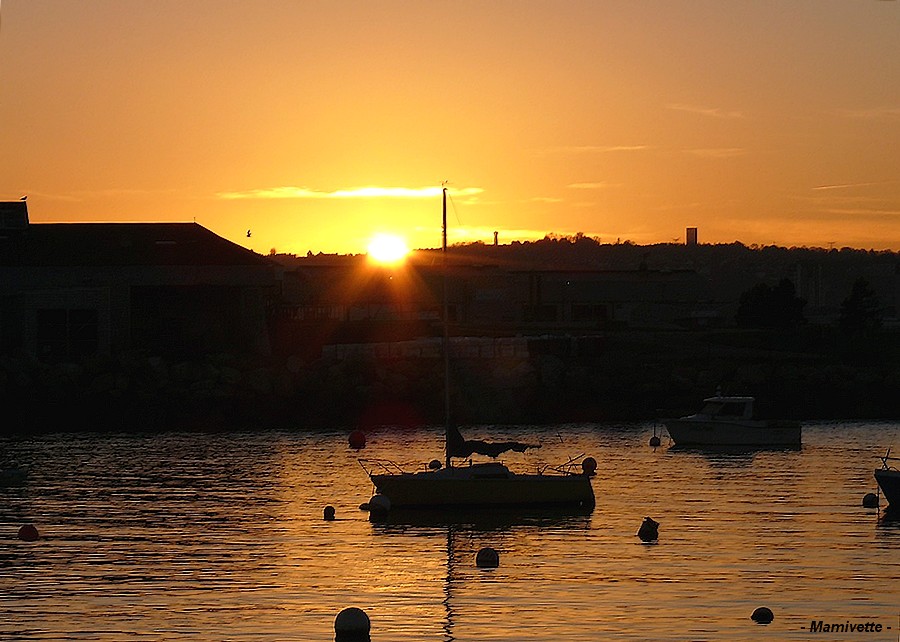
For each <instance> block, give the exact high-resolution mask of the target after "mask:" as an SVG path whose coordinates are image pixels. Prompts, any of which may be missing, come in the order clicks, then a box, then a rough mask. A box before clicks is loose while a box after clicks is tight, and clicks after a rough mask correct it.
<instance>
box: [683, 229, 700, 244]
mask: <svg viewBox="0 0 900 642" xmlns="http://www.w3.org/2000/svg"><path fill="white" fill-rule="evenodd" d="M684 244H685V245H697V228H696V227H689V228H687V230H686V231H685V236H684Z"/></svg>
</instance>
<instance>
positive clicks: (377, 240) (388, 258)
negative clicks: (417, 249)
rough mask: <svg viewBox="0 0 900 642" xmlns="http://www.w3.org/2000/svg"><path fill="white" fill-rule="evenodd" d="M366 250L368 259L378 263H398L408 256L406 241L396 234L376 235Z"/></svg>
mask: <svg viewBox="0 0 900 642" xmlns="http://www.w3.org/2000/svg"><path fill="white" fill-rule="evenodd" d="M368 250H369V258H370V259H372V260H373V261H376V262H378V263H399V262H400V261H402V260H403V259H404V258H406V255H407V254H409V248H408V247H407V245H406V241H404V240H403V238H401V237H399V236H397V235H396V234H376V235H375V236H373V237H372V240H371V241H369V248H368Z"/></svg>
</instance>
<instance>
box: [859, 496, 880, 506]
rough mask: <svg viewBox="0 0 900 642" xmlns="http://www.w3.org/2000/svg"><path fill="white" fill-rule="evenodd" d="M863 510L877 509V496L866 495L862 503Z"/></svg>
mask: <svg viewBox="0 0 900 642" xmlns="http://www.w3.org/2000/svg"><path fill="white" fill-rule="evenodd" d="M862 505H863V508H878V495H876V494H875V493H866V495H865V497H863V501H862Z"/></svg>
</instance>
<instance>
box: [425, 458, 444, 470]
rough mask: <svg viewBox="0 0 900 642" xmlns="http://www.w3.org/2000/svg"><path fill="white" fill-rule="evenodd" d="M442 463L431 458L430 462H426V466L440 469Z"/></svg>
mask: <svg viewBox="0 0 900 642" xmlns="http://www.w3.org/2000/svg"><path fill="white" fill-rule="evenodd" d="M443 465H444V464H442V463H441V462H440V461H438V460H437V459H432V460H431V461H430V462H428V467H429V468H430V469H431V470H440V469H441V468H442V467H443Z"/></svg>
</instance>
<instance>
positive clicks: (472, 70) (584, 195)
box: [0, 0, 900, 253]
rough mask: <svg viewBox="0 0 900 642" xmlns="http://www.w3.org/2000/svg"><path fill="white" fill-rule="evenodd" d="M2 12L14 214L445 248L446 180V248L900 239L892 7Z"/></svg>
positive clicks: (333, 0) (305, 0) (39, 0)
mask: <svg viewBox="0 0 900 642" xmlns="http://www.w3.org/2000/svg"><path fill="white" fill-rule="evenodd" d="M0 20H2V22H0V149H2V154H0V199H4V200H14V199H18V198H19V197H21V196H22V195H23V194H27V195H28V203H29V213H30V216H31V219H32V221H34V222H56V221H191V220H196V221H197V222H198V223H200V224H202V225H204V226H206V227H208V228H209V229H211V230H213V231H214V232H216V233H218V234H220V235H222V236H224V237H226V238H229V239H231V240H233V241H236V242H238V243H240V244H241V245H244V246H246V247H250V248H251V249H253V250H256V251H258V252H263V253H267V252H269V250H270V249H271V248H276V249H277V250H278V251H279V252H294V253H306V252H307V250H312V251H313V252H319V251H322V252H340V253H356V252H362V251H365V247H366V244H367V240H368V239H369V238H370V237H371V236H372V235H373V234H375V233H377V232H393V233H399V234H401V235H403V236H404V237H405V238H406V239H407V243H408V244H409V245H410V246H412V247H437V246H438V245H439V244H440V196H439V192H440V183H441V181H443V180H449V181H450V187H451V189H452V190H453V191H452V192H451V198H452V205H453V207H452V208H451V215H450V241H451V242H453V241H457V240H478V239H480V240H483V241H485V242H492V240H493V232H494V231H495V230H496V231H498V232H499V234H500V241H501V243H504V242H509V241H512V240H514V239H519V240H528V239H534V238H541V237H543V236H544V235H545V234H547V233H549V232H553V233H558V234H574V233H576V232H583V233H584V234H587V235H589V236H599V237H600V239H601V241H603V242H614V241H615V240H616V239H621V240H623V241H624V240H626V239H627V240H631V241H633V242H635V243H655V242H668V241H674V240H678V241H679V242H681V241H683V240H684V229H685V227H688V226H691V227H698V228H699V238H700V241H701V242H707V243H711V242H732V241H735V240H740V241H742V242H744V243H746V244H748V245H749V244H753V243H758V244H770V243H776V244H779V245H787V246H790V245H810V246H819V247H828V246H829V244H832V243H833V244H835V246H837V247H841V246H851V247H862V248H876V249H885V248H890V249H894V250H900V2H897V1H885V0H858V1H853V2H850V1H847V0H805V1H804V0H777V1H776V0H753V1H752V2H728V1H723V0H656V1H650V0H629V1H627V2H625V1H623V2H619V1H601V0H583V1H576V0H546V1H534V0H510V1H501V0H472V1H469V0H454V2H437V1H436V0H434V1H432V0H421V1H412V2H411V1H408V0H402V1H401V0H396V1H381V0H358V1H354V2H348V1H341V0H322V1H319V0H244V1H242V2H239V1H237V0H190V1H185V0H153V1H151V0H2V4H0ZM361 188H365V189H361ZM248 229H250V230H252V236H251V237H250V238H247V236H246V232H247V230H248Z"/></svg>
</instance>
